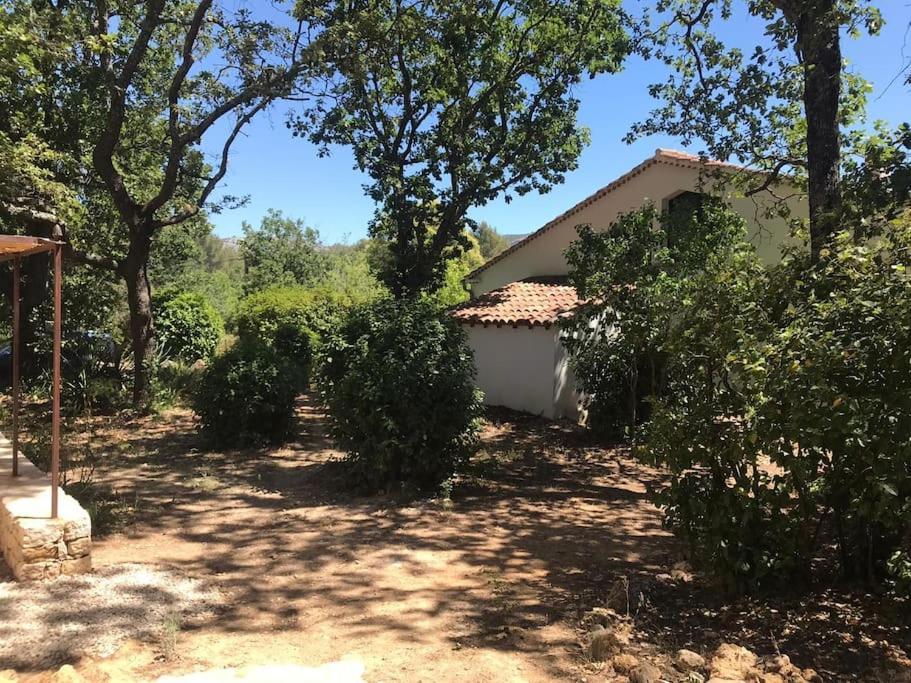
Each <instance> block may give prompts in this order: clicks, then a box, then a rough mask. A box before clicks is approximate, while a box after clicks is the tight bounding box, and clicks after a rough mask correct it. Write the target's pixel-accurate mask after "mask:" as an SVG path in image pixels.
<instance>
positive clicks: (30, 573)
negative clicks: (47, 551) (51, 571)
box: [11, 562, 44, 581]
mask: <svg viewBox="0 0 911 683" xmlns="http://www.w3.org/2000/svg"><path fill="white" fill-rule="evenodd" d="M11 569H12V570H13V574H14V575H15V577H16V579H17V580H18V581H40V580H41V579H43V578H44V563H43V562H32V563H31V564H19V565H17V566H14V567H11Z"/></svg>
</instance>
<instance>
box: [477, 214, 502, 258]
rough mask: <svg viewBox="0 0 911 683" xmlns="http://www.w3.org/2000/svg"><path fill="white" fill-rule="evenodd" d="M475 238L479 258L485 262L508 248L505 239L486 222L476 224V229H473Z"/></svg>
mask: <svg viewBox="0 0 911 683" xmlns="http://www.w3.org/2000/svg"><path fill="white" fill-rule="evenodd" d="M475 236H477V238H478V246H479V247H480V249H481V256H483V257H484V260H485V261H488V260H490V259H492V258H493V257H494V256H496V255H497V254H499V253H500V252H502V251H504V250H505V249H506V248H507V247H508V246H509V242H508V241H506V238H505V237H503V235H501V234H500V233H498V232H497V231H496V230H495V229H494V227H493V226H492V225H491V224H490V223H488V222H487V221H481V222H480V223H478V227H477V228H476V229H475Z"/></svg>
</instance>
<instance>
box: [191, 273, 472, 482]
mask: <svg viewBox="0 0 911 683" xmlns="http://www.w3.org/2000/svg"><path fill="white" fill-rule="evenodd" d="M237 331H238V340H237V342H236V344H235V345H234V346H233V347H231V349H230V350H228V351H227V352H225V353H224V354H222V355H220V356H218V357H217V358H215V360H214V361H213V362H212V363H211V364H210V365H209V366H208V367H207V368H206V370H205V372H204V374H203V377H202V379H201V381H200V383H199V388H198V390H197V391H196V394H195V397H194V408H195V410H196V412H197V413H198V415H199V417H200V421H201V425H202V428H203V431H204V432H205V433H206V434H207V435H208V436H209V437H210V438H211V439H212V441H213V442H215V443H216V444H217V445H220V446H225V445H231V444H241V443H251V442H256V441H263V440H265V441H271V442H276V441H282V440H284V439H285V438H286V437H287V436H288V434H289V429H290V427H291V424H292V418H293V413H294V402H295V398H296V396H297V395H298V393H299V392H300V391H301V390H302V389H304V388H306V386H307V385H308V384H309V380H310V370H311V367H312V365H313V362H314V361H315V362H316V367H317V384H318V387H319V393H320V397H321V399H322V401H323V403H324V405H325V407H326V410H327V412H328V416H329V419H330V423H331V431H332V435H333V437H334V439H335V441H336V443H337V444H338V446H339V448H340V449H342V450H343V451H344V452H345V453H346V455H347V462H348V465H349V468H350V469H349V471H350V475H351V479H352V481H353V482H355V483H357V484H358V485H360V486H361V487H362V488H364V489H365V490H371V491H375V490H380V489H385V490H393V489H396V488H398V487H399V486H402V485H403V484H404V485H408V486H411V487H414V488H417V489H424V490H430V489H433V488H434V487H436V486H438V485H439V484H441V483H442V482H443V481H445V480H446V479H448V478H449V477H451V476H452V475H453V473H454V472H455V471H456V470H457V468H458V467H459V466H460V465H461V464H462V463H463V462H464V461H465V460H466V458H467V457H468V455H469V454H470V452H471V449H472V447H473V445H474V443H475V439H476V435H477V426H478V420H479V417H480V409H481V402H480V394H479V392H478V391H477V389H476V388H475V386H474V374H473V373H474V366H473V362H472V357H471V353H470V350H469V347H468V345H467V342H466V338H465V335H464V333H463V331H462V330H461V329H460V328H459V327H458V325H456V324H455V323H454V322H453V321H451V320H449V319H448V318H446V316H445V315H441V313H440V312H439V309H438V308H437V307H435V306H434V305H433V304H432V303H430V302H427V301H422V300H410V301H392V300H380V301H377V302H374V303H370V304H365V305H361V306H356V307H348V306H347V305H346V302H344V301H341V300H339V299H338V298H336V297H333V296H332V295H329V294H326V293H324V292H320V291H313V290H305V289H301V288H280V289H273V290H267V291H264V292H261V293H259V294H255V295H253V296H251V297H249V298H248V299H247V300H246V301H245V302H243V304H242V305H241V307H240V310H239V313H238V316H237Z"/></svg>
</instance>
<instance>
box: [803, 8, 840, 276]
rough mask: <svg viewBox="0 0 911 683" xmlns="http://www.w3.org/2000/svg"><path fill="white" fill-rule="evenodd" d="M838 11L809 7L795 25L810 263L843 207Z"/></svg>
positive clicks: (835, 226)
mask: <svg viewBox="0 0 911 683" xmlns="http://www.w3.org/2000/svg"><path fill="white" fill-rule="evenodd" d="M836 11H837V8H836V0H815V1H814V2H809V3H807V7H805V8H804V9H803V11H802V12H801V14H800V17H799V21H798V26H797V29H798V36H799V38H798V49H799V51H800V55H801V58H802V60H803V71H804V94H803V100H804V110H805V113H806V119H807V175H808V190H809V192H808V194H809V204H810V253H811V255H812V257H813V259H814V260H816V259H817V258H819V253H820V250H821V249H822V247H823V246H824V245H825V243H826V242H827V241H828V239H829V238H830V237H831V236H832V235H833V234H834V233H835V231H836V230H837V228H838V211H839V209H840V207H841V192H840V189H839V164H840V161H841V133H840V131H839V125H838V104H839V96H840V94H841V68H842V62H841V43H840V37H839V33H838V30H839V21H838V17H837V16H836Z"/></svg>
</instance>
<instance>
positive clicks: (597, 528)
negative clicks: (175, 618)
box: [73, 403, 668, 681]
mask: <svg viewBox="0 0 911 683" xmlns="http://www.w3.org/2000/svg"><path fill="white" fill-rule="evenodd" d="M301 411H302V415H303V418H302V429H301V434H300V438H299V440H298V441H297V442H296V443H294V444H292V445H291V446H289V447H286V448H284V449H281V450H278V451H271V452H270V451H266V450H262V451H238V452H236V453H227V454H217V453H209V452H205V451H202V450H199V444H198V443H197V440H196V437H195V436H194V433H193V430H192V425H191V424H190V420H191V418H190V416H189V415H188V414H186V413H181V412H173V413H170V414H168V415H165V416H163V417H162V418H159V419H158V420H157V421H156V422H152V423H149V422H145V423H142V424H134V425H131V426H130V425H128V426H127V428H126V429H123V430H118V431H110V430H106V429H103V428H102V429H100V430H98V431H97V432H96V433H95V434H94V436H93V437H92V438H93V439H94V442H93V448H99V447H100V446H99V444H100V443H104V442H105V441H108V440H110V441H111V442H116V443H119V445H118V446H117V447H116V448H114V452H116V453H117V454H118V455H117V456H116V457H112V458H111V459H110V460H109V462H108V465H106V466H105V467H103V468H101V469H99V470H98V471H96V474H95V478H96V479H103V480H104V481H106V482H109V483H112V484H113V485H115V486H116V487H117V489H118V492H119V493H120V494H121V496H122V497H123V498H124V499H125V500H129V501H131V504H133V505H134V506H135V508H136V517H137V522H136V523H135V524H134V525H133V526H132V527H131V528H130V529H129V530H128V532H127V533H123V534H117V535H113V536H110V537H107V538H101V539H98V540H97V541H96V544H95V546H94V561H95V564H96V566H98V567H105V566H107V565H115V564H118V563H123V562H133V563H148V564H151V565H157V566H161V567H162V568H166V569H168V570H174V571H177V572H180V573H181V574H183V575H186V576H188V577H191V578H194V579H198V580H201V581H203V582H205V583H206V585H207V586H210V587H212V588H214V589H216V590H218V591H220V592H221V593H222V594H223V595H224V605H223V608H222V609H221V610H220V611H219V613H218V614H217V615H216V616H214V617H207V618H205V619H201V620H199V619H193V618H192V617H191V618H188V619H185V620H184V624H183V625H182V627H181V629H180V632H179V634H178V635H177V637H176V639H175V640H176V643H175V645H174V652H173V653H167V654H168V655H169V657H162V656H160V655H159V656H158V657H157V659H156V658H155V657H153V658H152V659H151V661H149V658H148V657H137V656H136V654H135V652H133V653H131V654H130V658H131V659H132V660H134V661H135V662H136V665H137V666H136V668H135V669H133V670H131V671H132V674H133V675H135V676H137V677H151V676H154V675H158V674H161V673H164V672H171V671H184V670H193V669H196V668H204V667H205V666H210V667H211V666H218V667H235V666H249V665H258V664H269V663H303V664H307V665H317V664H321V663H325V662H329V661H334V660H338V659H357V660H360V661H361V662H363V664H364V665H365V667H366V673H365V678H366V679H367V680H370V681H420V680H428V681H429V680H456V679H458V680H463V681H489V680H498V681H544V680H567V679H570V678H573V677H574V676H575V672H576V671H577V669H578V665H579V664H580V663H581V659H580V653H581V651H580V649H579V647H578V636H577V633H576V632H575V630H574V629H575V627H576V625H577V618H578V616H579V615H578V613H577V609H576V608H577V603H580V601H581V600H583V594H584V592H585V591H586V590H590V588H591V586H595V585H601V582H602V581H603V580H604V577H605V576H607V575H613V574H617V573H618V572H619V573H640V572H654V571H657V570H658V569H659V568H660V567H662V566H666V564H667V559H666V558H667V553H668V547H667V543H666V536H665V534H664V532H663V531H662V530H661V529H660V524H659V518H658V516H657V515H656V513H655V511H654V509H653V508H652V507H651V506H650V505H649V504H648V502H647V501H646V499H645V495H644V494H645V489H644V483H645V481H647V480H648V479H649V478H650V477H651V476H652V475H651V474H650V473H647V472H645V471H644V470H641V469H639V468H637V467H635V466H633V465H632V464H631V463H628V462H624V461H622V460H619V459H616V458H611V457H608V458H605V457H604V452H603V451H598V452H595V451H592V450H590V449H586V448H584V447H583V444H581V443H580V444H579V445H574V444H575V442H576V441H577V439H576V437H575V435H574V433H573V432H572V431H567V430H566V428H563V427H559V426H556V425H549V424H548V423H546V422H543V421H538V420H533V419H528V420H521V419H520V421H519V422H514V421H500V422H499V423H497V424H491V425H490V426H489V427H488V428H487V431H486V433H485V440H484V441H485V452H484V453H483V454H482V455H481V457H480V458H479V459H478V462H477V463H475V465H474V466H473V468H472V472H471V474H470V475H469V476H468V477H466V479H465V481H464V482H462V483H461V484H460V485H459V486H458V487H457V489H456V491H455V493H454V495H453V500H452V501H451V502H450V503H445V502H443V501H422V502H418V503H412V504H407V503H404V504H402V503H398V504H396V503H395V502H393V501H390V500H389V499H388V498H385V497H374V498H368V497H358V496H354V495H352V494H351V493H348V492H345V491H344V489H343V488H342V487H341V486H340V485H339V483H340V482H339V481H338V477H339V470H338V466H337V464H336V463H334V462H333V459H334V458H335V457H337V455H338V454H337V453H335V452H334V451H332V449H331V447H330V445H329V444H328V442H327V441H326V439H325V437H324V425H323V420H322V416H321V415H320V414H319V413H318V412H317V411H316V409H315V408H314V407H313V406H312V405H310V404H309V403H308V404H305V405H303V406H302V408H301ZM580 608H581V607H580ZM153 646H154V644H153ZM73 654H75V653H73Z"/></svg>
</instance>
